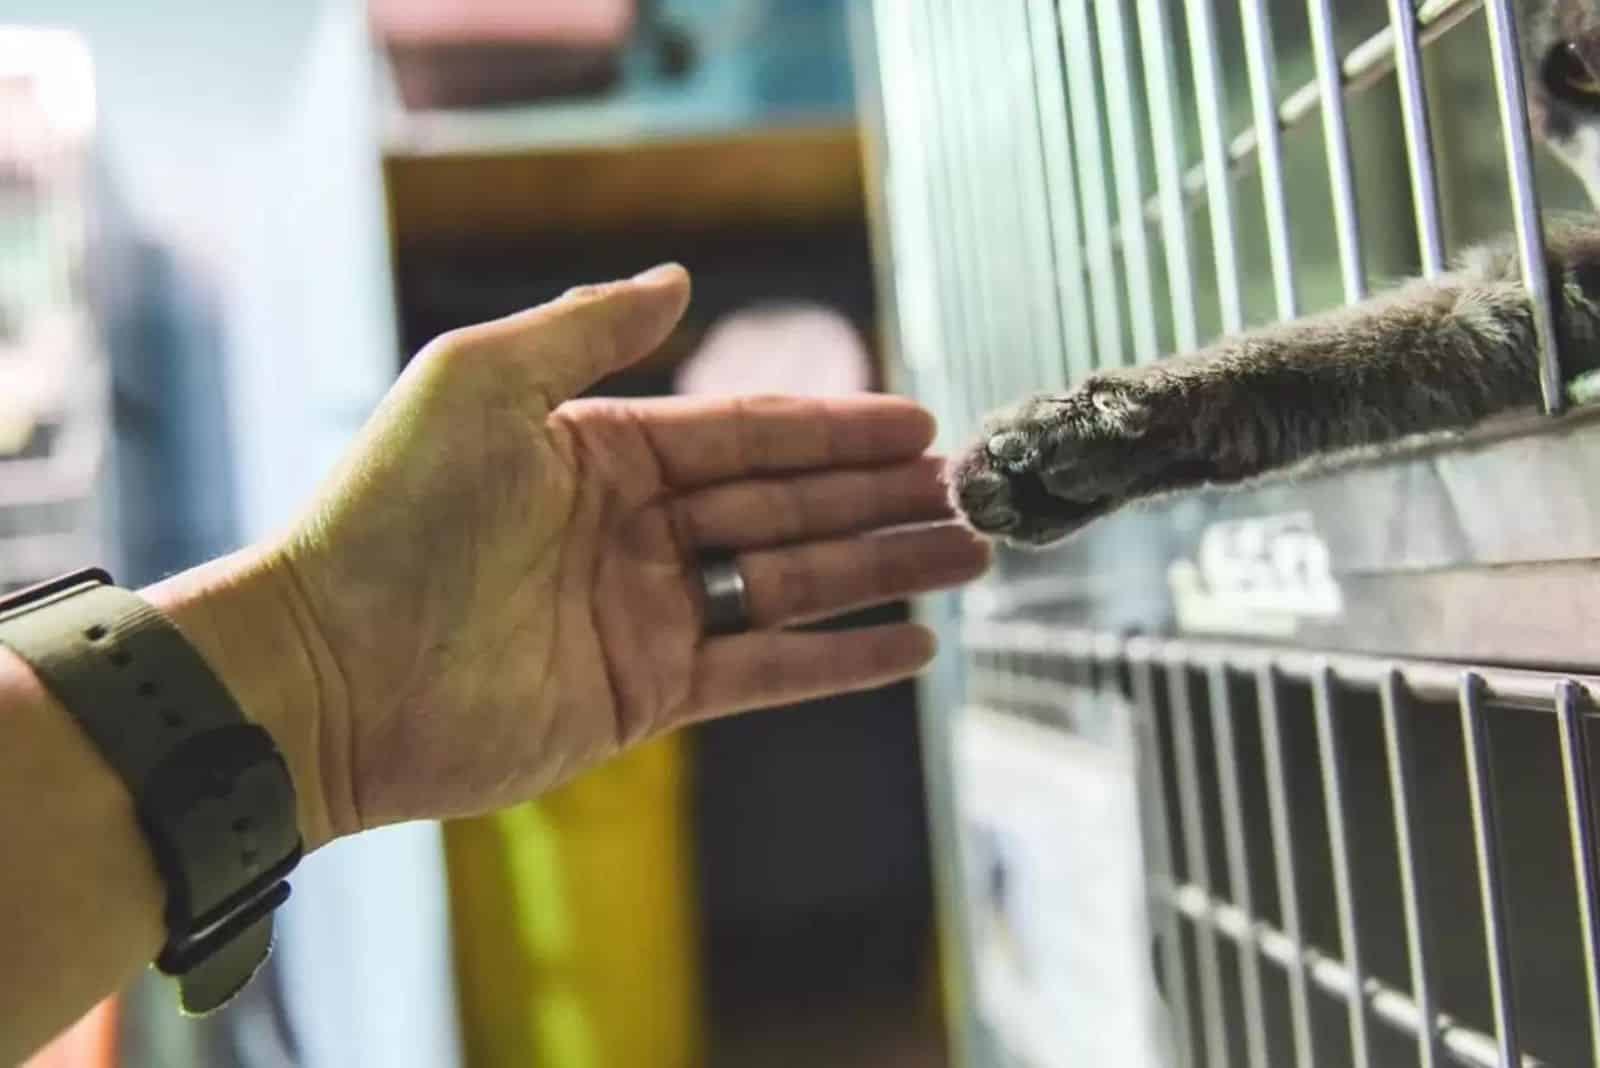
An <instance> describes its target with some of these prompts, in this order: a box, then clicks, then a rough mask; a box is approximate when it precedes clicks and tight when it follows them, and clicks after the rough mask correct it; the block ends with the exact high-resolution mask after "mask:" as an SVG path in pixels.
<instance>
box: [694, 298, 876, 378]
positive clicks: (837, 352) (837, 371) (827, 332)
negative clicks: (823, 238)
mask: <svg viewBox="0 0 1600 1068" xmlns="http://www.w3.org/2000/svg"><path fill="white" fill-rule="evenodd" d="M676 377H677V382H676V385H677V390H678V392H679V393H693V394H701V395H705V394H711V395H718V394H720V395H723V396H728V395H733V394H741V393H783V394H788V395H791V396H805V397H830V396H838V395H839V394H843V393H860V392H862V391H863V390H867V389H870V388H871V387H872V357H871V355H870V354H869V353H868V352H867V349H866V346H865V345H864V344H862V341H861V338H860V336H859V335H858V334H857V333H856V330H855V327H853V326H852V325H851V324H850V321H849V320H848V319H846V318H845V317H844V316H842V315H840V314H839V313H838V312H835V311H832V310H830V309H828V308H824V307H822V306H820V305H811V304H790V305H777V306H770V307H765V308H754V309H750V310H747V311H741V312H735V313H734V314H732V315H729V316H727V317H726V318H724V319H721V320H719V321H718V322H717V323H716V324H715V325H713V326H712V327H711V329H710V330H708V331H706V336H705V340H704V341H703V342H702V343H701V345H700V348H699V349H698V350H696V352H695V354H694V355H693V356H691V357H689V358H688V359H687V360H685V361H684V362H683V363H682V364H681V365H680V366H679V368H678V372H677V376H676Z"/></svg>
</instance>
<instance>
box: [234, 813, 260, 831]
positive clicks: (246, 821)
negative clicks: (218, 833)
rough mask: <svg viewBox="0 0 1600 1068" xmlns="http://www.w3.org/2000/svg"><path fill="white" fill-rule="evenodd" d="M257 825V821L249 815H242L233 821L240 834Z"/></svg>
mask: <svg viewBox="0 0 1600 1068" xmlns="http://www.w3.org/2000/svg"><path fill="white" fill-rule="evenodd" d="M255 825H256V824H255V821H254V820H252V819H251V818H250V817H249V816H240V817H239V818H238V819H236V820H234V821H233V829H234V830H235V831H238V832H239V833H240V834H243V833H244V832H246V831H248V830H249V829H250V828H252V827H254V826H255Z"/></svg>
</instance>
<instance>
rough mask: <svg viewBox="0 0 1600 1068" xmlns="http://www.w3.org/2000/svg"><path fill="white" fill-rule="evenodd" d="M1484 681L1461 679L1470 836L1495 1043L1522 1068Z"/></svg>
mask: <svg viewBox="0 0 1600 1068" xmlns="http://www.w3.org/2000/svg"><path fill="white" fill-rule="evenodd" d="M1483 692H1484V682H1483V679H1482V677H1481V676H1479V675H1476V674H1474V673H1472V672H1470V671H1469V672H1466V673H1464V674H1463V675H1462V676H1461V696H1460V705H1461V740H1462V743H1463V744H1464V745H1465V746H1466V754H1467V790H1468V792H1469V794H1470V797H1471V801H1472V836H1473V840H1474V842H1475V844H1476V846H1477V851H1478V893H1479V895H1480V898H1481V903H1482V906H1483V937H1484V942H1485V944H1486V945H1487V948H1488V953H1489V999H1490V1002H1491V1004H1492V1005H1493V1007H1494V1033H1495V1045H1496V1049H1497V1050H1498V1052H1499V1055H1500V1063H1501V1064H1502V1065H1505V1066H1507V1068H1510V1066H1512V1065H1517V1064H1520V1063H1521V1061H1520V1059H1519V1058H1520V1055H1521V1046H1520V1044H1519V1043H1518V1041H1517V1013H1516V1004H1515V991H1514V990H1513V989H1512V984H1511V942H1510V933H1509V932H1508V931H1507V930H1506V901H1505V881H1504V879H1503V873H1502V872H1501V869H1500V827H1499V822H1498V819H1497V806H1496V805H1495V802H1494V778H1493V775H1494V770H1493V766H1492V761H1491V759H1490V756H1489V728H1488V723H1487V721H1486V720H1485V718H1484V714H1483Z"/></svg>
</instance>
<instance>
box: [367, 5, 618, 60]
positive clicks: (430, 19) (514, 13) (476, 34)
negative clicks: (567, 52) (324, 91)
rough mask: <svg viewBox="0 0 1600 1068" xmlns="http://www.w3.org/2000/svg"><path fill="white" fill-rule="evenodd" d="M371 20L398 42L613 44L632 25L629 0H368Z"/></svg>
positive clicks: (385, 34) (390, 39)
mask: <svg viewBox="0 0 1600 1068" xmlns="http://www.w3.org/2000/svg"><path fill="white" fill-rule="evenodd" d="M368 11H370V13H371V16H372V23H373V25H374V26H376V27H377V29H378V33H379V35H380V36H382V37H383V38H384V39H385V40H388V41H393V42H395V43H397V44H446V43H455V44H484V43H488V42H500V43H511V42H519V41H520V42H528V43H537V44H571V45H589V46H591V47H602V48H606V47H614V46H615V45H617V44H618V43H619V42H621V41H622V40H623V38H625V37H627V36H628V31H629V30H631V29H632V28H633V19H634V15H635V5H634V3H633V0H370V3H369V4H368Z"/></svg>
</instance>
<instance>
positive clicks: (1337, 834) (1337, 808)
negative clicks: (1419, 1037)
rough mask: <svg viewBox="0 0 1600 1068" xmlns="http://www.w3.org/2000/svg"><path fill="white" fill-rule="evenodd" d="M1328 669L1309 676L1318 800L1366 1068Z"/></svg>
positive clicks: (1355, 1032)
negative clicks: (1319, 769)
mask: <svg viewBox="0 0 1600 1068" xmlns="http://www.w3.org/2000/svg"><path fill="white" fill-rule="evenodd" d="M1333 687H1334V678H1333V670H1332V669H1331V668H1329V667H1328V666H1327V665H1326V664H1323V665H1321V666H1320V667H1318V668H1317V670H1316V671H1315V672H1314V673H1313V675H1312V677H1311V703H1312V708H1313V710H1314V711H1315V714H1316V721H1317V755H1318V763H1320V764H1321V765H1322V799H1323V803H1324V805H1325V806H1326V807H1327V812H1328V846H1329V849H1330V851H1331V853H1332V856H1333V894H1334V904H1335V906H1336V909H1337V911H1338V914H1339V941H1340V943H1341V945H1340V954H1341V956H1342V957H1343V958H1344V963H1345V968H1346V969H1347V970H1348V971H1349V973H1350V1000H1349V1002H1348V1004H1347V1005H1346V1009H1347V1011H1348V1014H1349V1020H1350V1055H1351V1064H1352V1065H1353V1068H1367V1066H1368V1065H1369V1064H1371V1063H1372V1051H1371V1047H1370V1045H1369V1044H1368V1039H1367V998H1366V987H1367V984H1366V973H1365V972H1364V971H1363V970H1362V967H1361V943H1360V941H1359V940H1358V938H1357V927H1356V903H1355V889H1354V884H1355V880H1354V877H1353V874H1352V872H1351V864H1350V837H1349V829H1348V827H1347V826H1346V824H1345V800H1344V780H1345V763H1344V744H1343V742H1342V740H1341V738H1340V734H1339V728H1338V724H1336V723H1335V722H1334V715H1335V710H1334V704H1335V697H1334V689H1333Z"/></svg>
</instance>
